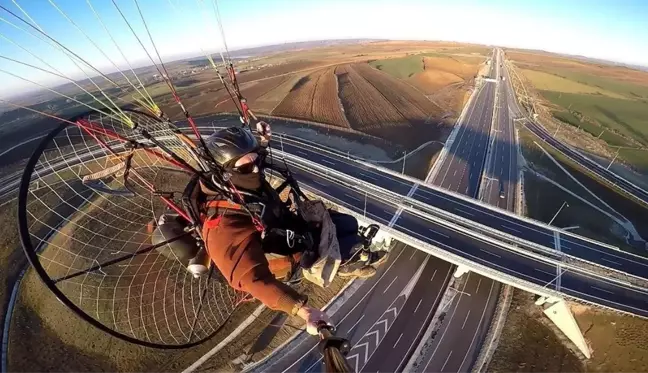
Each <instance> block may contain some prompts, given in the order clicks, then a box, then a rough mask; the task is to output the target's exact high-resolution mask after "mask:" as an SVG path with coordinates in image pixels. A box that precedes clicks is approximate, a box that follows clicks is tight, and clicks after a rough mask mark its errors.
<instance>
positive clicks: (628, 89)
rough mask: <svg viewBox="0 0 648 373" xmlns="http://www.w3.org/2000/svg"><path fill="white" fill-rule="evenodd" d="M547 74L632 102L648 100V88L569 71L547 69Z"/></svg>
mask: <svg viewBox="0 0 648 373" xmlns="http://www.w3.org/2000/svg"><path fill="white" fill-rule="evenodd" d="M547 72H549V73H551V74H554V75H557V76H560V77H562V78H565V79H569V80H573V81H575V82H578V83H581V84H586V85H589V86H592V87H597V88H600V89H603V90H606V91H612V92H615V93H617V94H619V95H621V96H625V97H627V98H629V99H632V100H636V99H639V100H648V86H642V85H638V84H632V83H626V82H622V81H618V80H614V79H611V78H606V77H602V76H596V75H592V74H585V73H581V72H577V71H572V70H567V69H558V68H553V69H547Z"/></svg>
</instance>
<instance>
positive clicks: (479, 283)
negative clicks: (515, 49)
mask: <svg viewBox="0 0 648 373" xmlns="http://www.w3.org/2000/svg"><path fill="white" fill-rule="evenodd" d="M497 64H498V62H497V58H494V59H493V62H492V63H491V77H492V78H495V79H497V78H498V74H497ZM486 84H487V86H488V87H489V88H491V89H492V91H493V97H492V98H491V99H490V101H487V102H485V103H482V106H483V105H486V106H487V109H483V110H487V111H488V114H489V115H487V116H486V117H485V118H484V117H483V116H481V117H480V118H479V120H473V121H470V120H469V121H468V124H470V123H474V125H473V128H474V129H473V130H472V131H471V133H472V134H473V136H472V137H473V138H476V139H478V140H479V142H478V143H475V142H474V141H471V142H466V143H464V144H460V145H459V146H458V147H457V150H456V151H455V152H461V151H463V152H466V149H470V152H471V153H474V155H473V156H472V157H468V159H470V160H471V167H472V169H480V171H481V172H480V173H479V174H478V175H476V176H474V177H471V178H470V183H471V184H469V188H471V190H469V189H466V194H467V195H469V196H471V197H473V198H478V196H479V195H482V200H483V201H484V202H486V203H489V204H492V205H495V206H498V207H500V208H503V209H508V210H512V208H513V201H514V200H515V184H516V178H511V177H510V175H516V174H517V168H516V167H517V162H516V163H513V162H501V161H500V159H499V156H500V155H508V157H510V156H511V155H512V154H517V153H516V152H517V149H516V148H515V141H514V140H512V139H508V136H507V132H510V129H511V128H512V126H511V127H509V125H508V123H507V118H503V117H502V110H501V104H500V103H499V102H498V103H496V101H495V100H496V97H497V98H498V100H500V101H501V84H496V83H492V82H489V83H486ZM496 89H498V90H499V92H498V93H499V95H495V94H494V93H495V90H496ZM495 105H498V106H500V110H499V111H498V112H497V115H496V113H495V112H494V108H495ZM493 115H496V116H495V118H493ZM493 125H494V128H493ZM511 125H512V123H511ZM464 132H465V130H464ZM504 139H508V141H502V140H504ZM469 141H470V140H469ZM455 144H456V143H455ZM455 144H453V145H455ZM489 153H490V156H489ZM459 154H461V153H459ZM452 158H453V160H455V159H456V156H455V157H452ZM507 161H508V159H507ZM444 166H445V165H444ZM448 173H449V172H446V174H445V176H443V178H448V175H447V174H448ZM438 176H440V175H438ZM471 176H472V175H471ZM503 176H506V177H503ZM443 178H442V179H441V180H439V182H437V183H436V184H437V185H443V184H444V182H446V181H445V180H444V179H443ZM494 178H496V179H498V180H499V179H501V180H502V181H503V182H505V183H507V185H510V188H509V189H508V190H509V191H510V194H507V195H506V198H505V199H502V198H499V197H500V196H499V191H498V190H495V194H493V188H492V182H491V181H492V179H494ZM446 185H447V184H446ZM458 185H459V190H462V188H464V186H463V185H462V184H461V183H459V184H458ZM448 189H451V187H448ZM480 189H485V190H486V192H483V191H481V192H480ZM470 192H472V193H470ZM509 202H510V203H509ZM509 205H510V207H511V208H508V207H509ZM501 286H502V285H501V283H499V282H497V281H495V280H493V279H491V278H488V277H485V276H482V275H480V274H477V273H473V272H469V273H468V274H466V275H464V276H463V283H462V284H460V285H459V287H458V288H457V290H459V292H458V293H457V295H456V296H455V299H454V300H453V303H452V304H450V306H449V307H450V308H449V309H448V311H447V314H446V315H445V318H444V320H443V323H442V324H441V326H440V328H439V330H438V331H437V332H436V335H437V336H436V338H435V339H434V340H433V341H432V342H433V343H432V344H431V345H430V346H429V347H427V354H425V356H423V359H420V363H419V368H418V369H416V370H417V371H420V372H466V371H470V370H471V369H472V365H473V363H474V361H475V358H476V356H477V354H478V353H479V351H480V350H481V347H482V344H483V341H484V338H485V336H486V333H487V331H488V328H489V326H490V321H491V319H492V317H493V314H494V312H495V309H496V307H497V302H498V299H499V292H500V289H501Z"/></svg>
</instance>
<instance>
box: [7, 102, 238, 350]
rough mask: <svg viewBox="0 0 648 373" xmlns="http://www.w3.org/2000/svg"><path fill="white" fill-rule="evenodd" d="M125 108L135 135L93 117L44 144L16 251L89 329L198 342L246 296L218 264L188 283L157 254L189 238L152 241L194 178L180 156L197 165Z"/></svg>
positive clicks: (34, 165)
mask: <svg viewBox="0 0 648 373" xmlns="http://www.w3.org/2000/svg"><path fill="white" fill-rule="evenodd" d="M124 113H125V114H126V115H127V116H128V117H129V118H130V120H131V123H132V124H134V128H131V127H128V126H125V125H124V121H115V120H113V118H111V117H109V116H106V115H102V114H100V113H91V114H88V115H85V116H82V117H80V118H77V119H76V120H74V121H70V122H69V123H63V124H61V126H59V127H58V128H57V129H56V130H54V131H52V132H51V133H50V134H49V135H48V136H46V137H45V138H44V140H43V141H42V142H41V144H40V146H39V147H38V148H37V150H36V151H35V152H34V154H33V155H32V157H31V159H30V160H29V162H28V164H27V167H26V168H25V172H24V174H23V179H22V184H21V187H20V191H19V228H20V234H21V239H22V242H23V247H24V250H25V253H26V255H27V257H28V259H29V261H30V263H31V264H32V266H33V268H34V269H35V270H36V272H37V273H38V275H39V276H40V278H41V279H42V280H43V281H44V283H45V285H46V286H47V287H48V288H49V289H50V290H51V291H52V292H53V293H54V294H55V295H56V297H57V298H58V299H59V300H61V301H62V302H63V303H64V304H65V305H66V306H67V307H69V308H70V309H71V310H72V311H73V312H74V313H76V314H77V315H78V316H80V317H81V318H83V319H84V320H86V321H87V322H89V323H91V324H92V325H94V326H96V327H98V328H100V329H101V330H103V331H105V332H108V333H110V334H112V335H114V336H116V337H118V338H121V339H124V340H126V341H129V342H133V343H137V344H140V345H145V346H149V347H159V348H182V347H189V346H194V345H197V344H199V343H202V342H204V341H205V340H207V339H209V338H210V337H211V336H213V335H214V334H215V333H216V332H217V331H218V330H219V328H220V327H221V326H222V325H223V324H224V323H225V322H226V321H227V319H228V318H229V316H230V315H231V314H232V313H233V312H234V310H235V309H236V307H237V306H238V305H239V304H241V302H242V301H244V299H245V294H244V293H241V292H237V291H235V290H233V289H232V288H231V287H230V286H229V285H228V284H227V282H226V280H225V279H224V278H223V277H222V276H221V275H220V274H219V273H218V272H217V270H214V269H213V267H212V269H211V270H210V272H209V275H205V276H201V277H198V278H194V276H192V274H191V273H190V272H188V271H187V269H186V266H185V264H183V262H182V261H181V260H180V259H179V258H177V257H174V256H173V255H169V254H168V251H167V252H164V248H165V247H167V244H168V243H171V242H173V241H175V240H179V239H181V238H183V237H184V236H185V235H188V234H189V233H182V234H179V235H176V236H174V237H164V238H165V239H166V240H165V241H163V242H161V243H158V244H155V245H154V244H153V243H152V240H151V236H152V232H153V230H154V229H155V225H156V222H157V220H158V218H159V216H160V215H162V214H163V213H165V212H167V211H169V210H170V209H172V208H178V206H181V203H180V201H179V199H180V197H181V195H182V191H183V189H184V187H185V186H186V185H187V183H188V182H189V180H190V178H191V176H192V173H191V172H188V171H187V167H184V168H183V167H179V166H182V164H179V162H178V161H183V162H184V163H185V165H186V166H190V167H191V166H194V167H195V166H196V161H195V157H194V155H193V154H192V149H191V147H190V146H188V145H187V143H186V141H183V140H182V139H181V138H179V137H178V136H176V135H175V134H174V132H173V130H172V129H171V127H170V126H168V124H167V123H164V122H163V121H161V120H158V119H156V118H154V117H152V116H150V115H147V114H144V113H141V112H137V111H128V110H126V111H124ZM70 123H75V124H77V125H71V124H70ZM170 152H171V153H173V154H175V155H177V156H178V157H179V158H181V159H179V160H176V161H174V159H172V158H171V157H170V156H169V153H170ZM180 212H182V211H180Z"/></svg>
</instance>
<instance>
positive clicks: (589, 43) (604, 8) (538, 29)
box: [0, 0, 648, 97]
mask: <svg viewBox="0 0 648 373" xmlns="http://www.w3.org/2000/svg"><path fill="white" fill-rule="evenodd" d="M13 1H14V0H0V5H2V6H4V7H6V8H7V9H9V10H11V11H13V12H15V13H16V14H18V15H20V16H22V17H23V18H24V17H25V16H24V14H23V13H21V12H20V10H19V9H18V8H17V7H16V5H15V4H14V3H13ZM15 1H16V2H17V3H18V4H19V5H20V6H21V7H23V9H24V10H25V11H26V12H27V13H28V14H29V15H30V16H31V17H32V18H33V20H34V21H36V22H37V23H38V24H39V26H40V27H42V28H43V30H44V31H45V32H47V33H48V34H49V35H50V36H52V37H53V38H54V39H56V40H58V41H60V42H61V43H62V44H64V45H65V46H66V47H68V48H70V49H71V50H72V51H74V52H75V53H77V54H78V55H80V56H81V57H83V58H84V59H87V60H88V62H90V63H91V64H93V65H94V66H96V67H98V68H100V70H102V71H108V70H114V68H113V67H112V63H111V62H110V61H109V60H108V59H107V58H106V57H104V56H103V54H102V53H100V52H99V51H98V50H97V49H96V48H95V47H94V46H93V45H92V44H91V43H90V42H88V41H87V40H86V38H85V37H84V36H83V34H82V33H81V32H79V31H78V30H77V29H76V28H75V27H74V26H73V25H72V24H71V23H69V22H68V21H67V20H66V19H65V18H64V17H63V16H62V15H61V14H60V13H59V12H58V10H57V9H56V8H55V7H54V6H53V5H52V4H51V3H50V1H52V2H53V3H54V4H55V5H56V6H58V7H60V9H61V10H63V11H64V12H65V13H66V14H67V15H68V16H69V17H70V18H71V19H73V20H74V22H76V23H77V25H78V26H79V27H80V28H81V29H83V30H84V32H86V33H87V34H88V35H89V36H90V37H91V38H92V40H93V41H94V42H95V43H97V44H98V45H99V46H100V47H101V49H102V50H103V51H104V52H105V53H106V54H107V55H108V56H109V57H110V58H111V59H112V60H113V61H114V62H115V64H116V65H118V66H120V67H124V66H125V65H126V63H125V60H124V59H123V58H122V57H121V55H120V53H119V51H118V50H117V49H116V48H115V46H114V44H113V43H112V41H111V40H110V38H109V36H108V34H107V33H106V31H105V30H104V29H103V27H102V26H101V23H99V21H98V20H97V18H96V17H95V15H94V14H93V12H92V9H91V8H90V6H89V5H88V1H89V2H90V4H92V6H93V7H94V9H95V10H96V11H97V13H98V14H99V16H100V17H101V20H102V21H103V22H104V23H105V24H106V25H107V27H108V28H109V30H110V32H111V33H112V36H113V37H114V38H115V39H116V40H117V43H118V44H119V45H120V47H121V48H122V49H123V51H124V52H125V54H126V56H127V58H128V59H129V61H130V62H131V63H133V64H135V65H143V64H150V63H147V61H148V60H147V57H146V54H145V53H144V51H143V49H142V47H141V46H140V45H139V44H138V42H137V40H136V39H135V38H134V37H133V35H132V33H131V31H130V30H129V29H128V26H127V25H126V23H124V21H123V20H122V19H121V17H120V15H119V13H118V12H117V10H116V8H115V7H114V5H113V4H112V1H111V0H15ZM116 3H117V4H118V6H119V8H120V9H121V10H122V11H123V12H124V14H125V15H126V17H127V19H128V20H129V21H130V22H131V25H132V26H133V28H134V29H135V32H136V33H137V34H138V36H139V37H140V38H141V39H142V41H143V42H144V44H145V46H146V47H147V48H148V50H149V52H150V53H151V55H153V56H154V51H153V48H152V47H151V44H150V41H149V39H148V36H147V35H146V31H145V30H144V28H143V25H142V21H141V19H140V18H139V14H138V13H137V9H136V7H135V3H134V0H116ZM138 3H139V5H140V6H141V8H142V12H143V14H144V17H145V19H146V22H147V24H148V26H149V28H150V30H151V33H152V34H153V38H154V41H155V43H156V46H157V47H158V49H159V50H160V53H161V54H162V56H163V57H164V58H165V59H169V58H172V57H178V56H187V55H190V54H196V55H197V54H200V48H203V49H205V50H208V51H215V50H217V49H220V48H222V42H221V38H220V34H219V32H218V31H217V29H216V25H215V22H214V20H215V17H214V13H213V0H138ZM219 5H220V8H221V15H222V17H223V26H224V28H225V33H226V37H227V42H228V45H229V47H230V49H236V48H240V47H247V46H258V45H267V44H273V43H282V42H290V41H303V40H316V39H333V38H388V39H418V40H454V41H460V42H475V43H481V44H496V45H501V46H505V47H506V46H508V47H522V48H531V49H544V50H549V51H554V52H559V53H569V54H581V55H585V56H590V57H597V58H604V59H610V60H615V61H621V62H626V63H633V64H641V65H646V66H648V1H643V0H619V1H603V0H591V1H586V0H582V1H559V0H544V1H536V2H531V1H512V0H482V1H475V0H452V1H441V0H422V1H421V0H385V1H383V0H374V1H369V0H301V1H290V0H219ZM0 18H1V19H0V56H4V57H10V58H15V59H18V60H20V61H23V62H26V63H30V64H34V65H37V66H39V67H42V68H46V69H51V68H50V67H48V66H46V65H45V63H44V62H42V61H39V60H38V59H36V58H34V57H32V56H31V55H30V54H29V53H28V52H25V51H23V50H21V49H20V48H19V47H16V46H14V45H13V44H12V43H11V42H9V41H7V40H6V39H3V37H2V36H4V37H7V38H9V39H10V40H12V41H13V42H16V43H18V44H19V45H21V46H23V47H25V48H26V49H28V50H29V51H31V52H32V53H34V54H36V55H37V56H39V57H40V58H42V59H44V60H45V61H46V62H47V63H48V64H50V65H52V66H53V67H54V68H56V69H59V70H60V71H62V72H63V73H65V74H69V76H72V77H75V78H79V77H83V76H84V73H83V71H82V70H80V69H79V68H77V67H76V66H75V65H74V64H73V63H72V62H71V61H70V59H69V58H67V57H66V56H65V55H64V54H63V53H62V52H61V51H60V50H57V49H56V48H53V47H51V46H49V45H48V44H47V43H46V42H44V41H41V40H38V39H37V38H34V37H32V36H30V35H29V34H27V33H25V32H23V31H20V30H17V29H15V28H13V27H12V26H10V25H8V24H7V23H5V22H4V21H2V20H6V21H9V22H12V23H14V24H16V25H19V27H21V28H27V29H28V27H26V26H25V25H24V24H22V23H21V22H20V21H18V20H16V19H15V18H13V17H12V16H11V15H9V14H8V13H6V12H5V11H3V10H0ZM80 65H82V64H80ZM0 69H3V70H7V71H10V72H12V73H14V74H16V75H19V76H22V77H29V79H32V80H35V81H37V82H40V83H41V84H45V85H48V84H52V83H54V82H57V81H59V80H57V79H55V78H53V77H52V76H51V75H47V74H44V73H39V72H36V71H34V70H33V69H30V68H27V67H21V66H19V65H17V64H15V63H12V62H8V61H6V60H2V59H0ZM83 70H85V71H86V73H88V74H91V75H95V74H94V73H93V72H92V71H91V70H90V69H88V68H84V69H83ZM0 81H3V83H2V84H0V97H4V96H7V95H8V94H13V93H16V92H19V91H21V90H24V89H25V88H26V87H31V88H36V86H34V85H30V84H28V83H25V82H23V81H20V80H19V79H15V78H12V77H10V76H7V75H6V74H4V73H2V72H0Z"/></svg>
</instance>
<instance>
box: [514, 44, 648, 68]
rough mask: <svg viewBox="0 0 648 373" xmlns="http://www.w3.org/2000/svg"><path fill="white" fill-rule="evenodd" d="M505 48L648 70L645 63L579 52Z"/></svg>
mask: <svg viewBox="0 0 648 373" xmlns="http://www.w3.org/2000/svg"><path fill="white" fill-rule="evenodd" d="M502 48H503V49H505V50H511V51H517V52H523V53H538V54H551V55H554V56H560V57H564V58H568V59H572V60H577V61H582V62H587V63H591V64H597V65H609V66H620V67H627V68H629V69H635V70H641V71H646V72H648V66H644V65H634V64H629V63H624V62H618V61H611V60H604V59H601V58H594V57H587V56H582V55H578V54H567V53H556V52H549V51H546V50H542V49H521V48H506V47H502Z"/></svg>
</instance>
